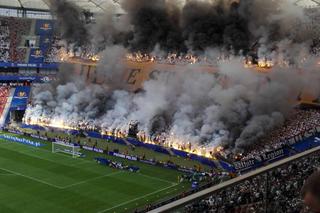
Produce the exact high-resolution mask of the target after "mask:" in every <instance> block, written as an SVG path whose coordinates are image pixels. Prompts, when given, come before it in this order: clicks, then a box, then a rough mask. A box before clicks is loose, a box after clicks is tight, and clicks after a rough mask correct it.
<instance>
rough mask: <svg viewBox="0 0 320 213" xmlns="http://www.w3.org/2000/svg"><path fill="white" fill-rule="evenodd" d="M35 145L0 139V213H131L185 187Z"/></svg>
mask: <svg viewBox="0 0 320 213" xmlns="http://www.w3.org/2000/svg"><path fill="white" fill-rule="evenodd" d="M19 137H21V136H19ZM31 140H34V141H38V140H36V139H31ZM41 143H44V144H45V146H43V147H40V148H36V147H32V146H28V145H24V144H19V143H15V142H9V141H6V140H3V139H0V212H4V213H7V212H8V213H9V212H30V213H31V212H32V213H37V212H41V213H42V212H46V213H48V212H59V213H69V212H70V213H71V212H86V213H87V212H88V213H89V212H96V213H103V212H134V211H135V209H137V208H140V209H141V207H144V206H146V204H148V203H154V202H159V201H161V200H163V199H167V198H169V197H172V196H174V195H177V194H179V193H181V192H182V191H185V190H187V189H188V187H190V186H188V185H189V184H178V183H177V177H178V176H179V175H180V173H179V172H177V171H175V170H170V169H164V168H160V167H156V166H151V165H146V164H142V163H139V162H129V161H126V160H119V159H116V160H117V161H119V162H120V161H121V162H125V163H126V164H128V165H134V166H139V167H140V169H141V171H140V172H139V173H131V172H128V171H123V170H116V169H111V168H109V167H106V166H101V165H99V164H97V163H96V162H95V161H94V160H93V158H94V157H96V156H98V155H99V154H96V153H92V152H84V153H85V155H86V157H85V158H78V159H75V158H72V157H71V156H69V155H66V154H61V153H51V144H50V143H47V142H43V141H41ZM109 159H110V158H109Z"/></svg>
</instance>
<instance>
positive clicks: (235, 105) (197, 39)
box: [25, 0, 320, 148]
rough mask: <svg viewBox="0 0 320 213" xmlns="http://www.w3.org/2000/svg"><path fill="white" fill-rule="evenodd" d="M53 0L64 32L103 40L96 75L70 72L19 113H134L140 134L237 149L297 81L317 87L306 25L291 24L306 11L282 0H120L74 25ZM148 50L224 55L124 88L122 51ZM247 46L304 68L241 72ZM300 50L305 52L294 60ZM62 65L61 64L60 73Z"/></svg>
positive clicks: (117, 125)
mask: <svg viewBox="0 0 320 213" xmlns="http://www.w3.org/2000/svg"><path fill="white" fill-rule="evenodd" d="M54 2H56V1H54ZM57 2H58V3H57V4H58V5H55V4H54V3H53V4H52V5H53V8H54V9H53V11H54V12H55V14H56V15H57V16H58V21H60V20H61V21H62V22H65V24H64V25H61V26H62V29H63V30H62V32H65V33H62V35H63V37H64V38H65V39H66V40H67V41H69V42H72V43H76V44H77V45H79V44H84V43H86V42H84V41H88V36H85V37H82V36H79V34H80V32H79V31H81V32H84V31H85V33H83V35H89V34H90V35H91V34H92V36H89V37H91V38H92V42H90V43H91V45H93V46H94V48H95V49H97V50H102V49H104V51H102V53H101V57H102V60H101V61H100V62H99V63H100V64H99V65H98V73H99V76H100V79H103V81H104V82H105V83H104V84H102V85H96V84H90V85H87V84H85V83H84V80H83V79H79V78H78V77H74V78H72V79H70V80H69V81H64V82H56V83H53V84H51V85H49V86H42V88H41V90H37V89H35V90H34V96H33V106H31V107H29V109H28V110H27V112H26V115H25V117H26V118H39V117H46V118H51V119H56V120H63V121H65V122H66V124H72V123H77V122H81V121H88V122H91V123H94V124H96V125H99V126H102V127H103V128H105V129H109V130H112V129H127V126H128V123H129V122H130V121H131V120H137V121H138V122H139V128H140V129H141V130H143V131H144V132H146V134H147V135H158V134H161V133H163V132H164V133H165V134H166V136H167V138H168V139H167V140H168V141H169V142H168V143H170V142H173V141H174V143H187V142H190V143H192V144H193V145H194V146H204V147H209V148H210V147H214V146H216V145H219V144H227V145H229V146H230V147H235V148H244V147H246V146H247V145H250V144H252V143H254V142H258V139H259V138H260V137H262V136H263V135H265V134H266V133H267V132H268V131H270V130H271V129H273V128H276V127H277V126H279V125H282V124H283V122H284V120H285V118H286V117H287V115H288V113H289V112H290V110H291V109H292V108H293V106H294V104H295V99H296V97H297V96H298V95H299V94H300V92H301V91H302V90H303V89H304V90H308V89H309V90H310V91H314V95H315V96H318V95H319V94H318V93H319V92H320V88H319V84H318V83H317V82H318V81H319V77H320V76H319V74H318V73H317V72H315V70H314V69H315V68H314V67H313V66H311V65H309V64H312V63H311V62H314V61H315V58H314V57H313V56H311V55H310V54H309V48H310V44H311V42H312V39H313V38H314V32H315V31H314V30H309V31H308V30H305V31H304V33H303V34H301V33H299V32H300V31H301V29H300V30H299V28H298V26H299V23H309V22H310V20H309V19H310V17H309V16H308V15H307V14H306V13H305V11H304V10H303V9H302V8H299V7H297V6H295V5H293V4H292V3H290V2H288V1H286V0H280V1H264V0H254V1H228V0H220V1H213V0H212V1H210V0H198V1H196V0H185V1H183V0H167V1H165V0H123V1H121V6H122V9H123V10H124V11H125V12H126V15H124V16H122V17H120V18H119V19H118V21H115V20H114V18H113V17H111V16H110V14H105V15H102V17H101V18H97V21H96V23H95V24H91V25H90V26H87V27H84V26H85V25H83V24H80V25H81V26H79V28H77V29H74V30H72V28H73V27H75V26H78V24H79V23H81V22H79V14H78V13H69V12H68V11H66V8H68V7H59V5H61V4H62V5H63V4H65V2H64V1H62V0H60V1H57ZM69 6H70V5H69ZM71 11H75V10H74V9H71ZM76 11H78V10H76ZM69 15H71V16H72V18H70V17H69ZM66 19H68V20H66ZM69 21H70V22H75V23H70V22H69ZM66 32H72V33H66ZM79 39H80V40H79ZM97 41H99V42H98V43H97ZM155 49H157V50H161V52H165V53H167V52H178V53H179V52H180V53H186V52H192V53H196V54H198V55H206V56H208V55H216V53H218V54H221V53H223V54H226V55H229V56H230V58H233V59H230V60H229V61H227V62H223V63H221V64H220V65H219V75H212V74H209V73H200V72H197V66H195V65H193V66H176V67H175V69H176V70H177V72H175V74H170V75H169V74H167V73H161V74H159V75H158V76H157V78H155V79H151V80H149V81H147V82H145V84H144V87H143V91H142V92H139V93H136V94H133V93H129V92H127V91H126V90H124V89H123V85H122V83H121V76H122V72H123V70H124V65H123V64H122V60H123V57H124V55H125V54H126V52H131V51H142V52H147V53H151V52H152V53H155V52H156V53H157V52H158V51H155ZM252 52H254V53H255V54H254V55H256V56H258V57H261V58H264V57H268V58H270V59H272V60H274V61H282V60H288V61H290V63H295V66H299V67H300V69H301V70H303V72H298V71H297V70H298V69H296V68H297V67H295V68H293V67H286V68H281V67H278V66H274V67H273V68H272V70H271V73H270V74H268V75H267V76H266V75H261V74H258V73H255V72H252V71H249V70H247V69H245V68H244V66H243V63H242V62H241V60H240V57H241V56H247V55H252ZM231 56H232V57H231ZM306 57H307V58H308V61H306V60H304V61H303V62H302V59H304V58H306ZM308 62H310V63H308ZM199 66H200V65H199ZM68 71H69V70H68V69H64V68H63V67H62V68H61V72H62V73H64V72H68ZM115 79H116V80H115ZM224 79H227V80H224Z"/></svg>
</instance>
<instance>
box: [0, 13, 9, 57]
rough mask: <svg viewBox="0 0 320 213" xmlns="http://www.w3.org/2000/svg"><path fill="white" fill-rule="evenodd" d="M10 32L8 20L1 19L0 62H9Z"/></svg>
mask: <svg viewBox="0 0 320 213" xmlns="http://www.w3.org/2000/svg"><path fill="white" fill-rule="evenodd" d="M9 50H10V30H9V23H8V21H7V20H1V19H0V62H8V61H9Z"/></svg>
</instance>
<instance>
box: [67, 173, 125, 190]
mask: <svg viewBox="0 0 320 213" xmlns="http://www.w3.org/2000/svg"><path fill="white" fill-rule="evenodd" d="M120 173H123V171H118V172H112V173H108V174H105V175H102V176H98V177H94V178H89V179H87V180H84V181H80V182H77V183H73V184H70V185H67V186H63V187H62V189H67V188H70V187H73V186H77V185H80V184H84V183H88V182H90V181H93V180H98V179H101V178H104V177H110V176H113V175H117V174H120Z"/></svg>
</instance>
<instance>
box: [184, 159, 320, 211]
mask: <svg viewBox="0 0 320 213" xmlns="http://www.w3.org/2000/svg"><path fill="white" fill-rule="evenodd" d="M319 168H320V155H319V153H316V154H313V155H311V156H308V157H305V158H302V159H300V160H297V161H293V162H291V163H289V164H286V165H284V166H281V167H279V168H276V169H274V170H271V171H269V172H267V173H264V174H260V175H258V176H255V177H254V178H252V179H248V180H246V181H243V182H240V183H238V184H236V185H234V186H232V187H228V188H225V189H223V190H221V191H219V192H217V193H215V194H212V195H211V196H210V197H208V198H207V199H204V200H202V201H200V202H196V203H193V204H190V205H187V206H186V207H185V208H184V212H188V213H189V212H190V213H191V212H192V213H197V212H199V213H200V212H201V213H205V212H210V213H236V212H239V213H240V212H250V213H265V212H270V213H299V212H302V211H303V210H304V205H303V202H302V199H301V188H302V186H303V183H304V181H305V180H306V179H307V177H308V176H310V175H311V174H312V173H313V172H315V171H317V170H319Z"/></svg>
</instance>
